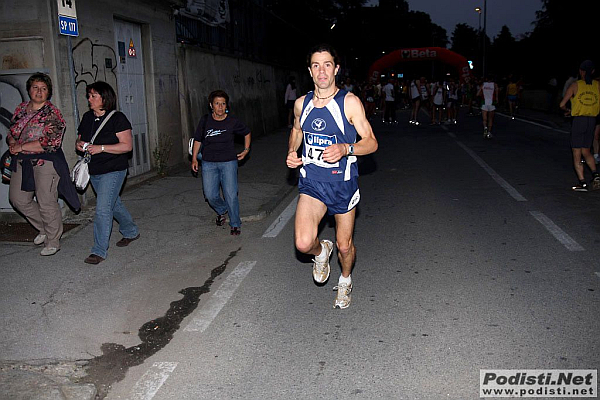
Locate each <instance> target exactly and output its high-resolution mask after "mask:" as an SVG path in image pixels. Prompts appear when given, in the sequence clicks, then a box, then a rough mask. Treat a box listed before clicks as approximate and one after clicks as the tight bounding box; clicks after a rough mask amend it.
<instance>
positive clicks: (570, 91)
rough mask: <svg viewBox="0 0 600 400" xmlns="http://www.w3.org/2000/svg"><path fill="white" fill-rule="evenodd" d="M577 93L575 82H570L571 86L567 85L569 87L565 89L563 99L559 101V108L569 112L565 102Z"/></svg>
mask: <svg viewBox="0 0 600 400" xmlns="http://www.w3.org/2000/svg"><path fill="white" fill-rule="evenodd" d="M576 94H577V82H574V83H572V84H571V86H569V88H568V89H567V92H566V93H565V97H563V99H562V100H561V102H560V108H561V109H562V110H564V111H566V112H568V113H570V111H569V110H568V109H567V107H566V105H567V102H568V101H569V100H571V97H573V96H575V95H576Z"/></svg>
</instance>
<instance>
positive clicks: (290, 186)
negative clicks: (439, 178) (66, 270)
mask: <svg viewBox="0 0 600 400" xmlns="http://www.w3.org/2000/svg"><path fill="white" fill-rule="evenodd" d="M288 136H289V130H288V129H279V130H277V131H275V132H273V133H272V134H269V135H267V136H262V137H259V138H258V139H255V140H254V141H253V143H252V150H251V152H250V155H249V156H248V158H247V159H246V160H245V161H243V162H242V163H241V164H240V168H239V170H238V182H239V193H240V214H241V216H242V223H243V224H242V235H244V223H248V222H251V221H258V220H261V219H263V218H266V217H267V216H268V215H269V214H270V213H271V212H272V211H273V210H274V209H275V208H276V207H277V205H278V204H279V203H280V202H281V201H282V200H284V198H285V197H286V196H287V195H288V194H289V193H290V192H291V191H293V190H295V189H296V187H295V183H294V182H289V181H288V171H289V170H288V168H287V167H286V165H285V157H286V155H287V154H286V153H287V152H286V150H287V142H288ZM239 147H240V151H241V147H242V146H241V145H240V146H239ZM89 190H90V189H89V188H88V191H89ZM88 195H89V196H93V195H92V194H91V192H90V193H89V194H88ZM122 197H123V199H124V202H125V203H126V204H127V208H128V209H129V211H130V212H131V214H132V215H138V216H140V215H141V216H143V217H142V218H140V220H143V224H145V227H146V229H148V228H149V227H151V228H152V229H154V228H155V227H156V229H160V227H162V226H166V225H169V227H170V224H173V227H174V228H173V229H179V230H185V229H189V228H188V225H191V224H198V221H199V220H201V221H213V219H214V214H215V213H214V212H213V211H212V209H210V207H209V206H208V205H207V204H204V202H203V199H202V179H201V177H199V178H197V179H196V178H193V177H192V175H191V172H190V170H189V169H188V168H184V169H182V170H180V171H177V172H175V173H173V174H171V175H169V176H166V177H164V178H161V179H150V180H148V181H146V182H144V183H141V184H136V185H134V186H133V187H130V188H129V189H128V188H127V185H126V189H125V191H124V193H123V195H122ZM182 207H185V211H182ZM93 214H94V210H93V208H90V209H86V210H84V211H83V212H82V213H81V214H80V215H78V216H74V217H73V218H70V221H69V222H77V223H79V224H81V226H80V227H78V228H76V229H73V230H72V231H69V232H67V233H65V235H63V239H62V241H61V243H62V250H61V252H60V253H59V254H58V255H57V256H56V257H61V256H62V258H61V260H62V261H61V262H62V263H64V265H67V266H71V265H73V270H75V269H76V268H80V267H81V264H82V261H83V259H82V257H84V256H85V255H84V254H83V253H81V251H79V252H78V253H80V254H79V257H78V258H73V257H71V258H68V254H69V252H70V251H71V249H73V248H75V249H77V248H86V249H87V248H88V247H89V245H90V237H89V233H90V229H89V228H86V226H89V224H90V223H91V221H92V218H93ZM176 214H180V215H176ZM71 219H72V221H71ZM206 225H207V226H208V225H210V226H211V227H213V225H212V224H209V223H207V224H206ZM144 232H146V234H144ZM112 236H113V237H112V238H111V243H113V242H114V241H115V239H119V238H120V235H119V233H118V232H117V231H113V235H112ZM142 236H144V237H145V239H146V240H143V241H142V240H140V241H139V242H136V245H138V247H139V246H153V245H156V244H155V243H153V242H152V240H151V239H150V236H151V233H150V232H149V230H147V231H144V229H143V228H142ZM113 244H114V243H113ZM15 249H16V250H15ZM15 251H18V252H19V255H18V257H20V258H19V260H22V261H23V264H24V265H27V264H28V263H30V264H35V263H38V264H39V262H40V256H39V248H37V247H35V249H34V246H33V244H23V243H10V242H8V243H6V242H5V243H2V244H0V257H3V259H4V260H5V261H8V260H7V258H10V257H13V256H12V254H13V253H14V252H15ZM43 261H45V260H43ZM53 261H54V260H53ZM106 262H107V263H108V262H109V260H107V261H106ZM24 273H25V272H24ZM37 279H39V280H43V279H44V277H43V276H38V277H37ZM5 295H6V293H5ZM3 308H4V309H5V311H6V310H10V308H11V305H10V304H4V305H3ZM22 317H23V318H25V316H22ZM72 328H74V327H72ZM24 353H25V354H27V353H26V352H25V351H24ZM36 357H37V358H41V360H36V361H31V362H11V361H8V360H11V359H15V358H11V356H10V354H9V355H7V354H2V358H3V359H2V360H0V399H11V400H15V399H37V400H51V399H52V400H62V399H66V400H91V399H94V398H95V396H96V388H95V387H94V385H91V384H85V385H79V384H76V383H74V380H75V379H76V378H77V377H79V376H81V375H82V374H83V373H84V370H83V367H84V365H85V361H83V362H69V361H63V360H56V359H52V360H49V359H47V358H46V359H44V357H40V356H39V355H38V354H37V353H34V352H33V351H32V354H31V357H27V359H29V360H33V359H35V358H36ZM66 358H67V357H66ZM71 359H72V358H71Z"/></svg>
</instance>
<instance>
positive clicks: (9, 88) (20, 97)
mask: <svg viewBox="0 0 600 400" xmlns="http://www.w3.org/2000/svg"><path fill="white" fill-rule="evenodd" d="M44 72H46V71H44ZM29 76H31V72H25V73H15V72H14V71H6V73H3V74H0V154H4V152H5V151H6V150H8V144H6V136H7V135H8V132H9V131H10V121H11V119H12V115H13V112H14V111H15V108H17V106H18V105H19V104H21V103H22V102H24V101H26V100H28V99H29V95H28V94H27V88H26V83H27V79H29ZM0 210H2V211H12V207H11V205H10V203H9V201H8V185H0Z"/></svg>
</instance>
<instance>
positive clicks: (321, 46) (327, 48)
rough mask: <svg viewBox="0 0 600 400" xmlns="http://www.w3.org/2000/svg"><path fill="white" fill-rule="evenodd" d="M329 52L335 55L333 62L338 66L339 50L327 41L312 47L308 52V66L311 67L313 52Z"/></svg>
mask: <svg viewBox="0 0 600 400" xmlns="http://www.w3.org/2000/svg"><path fill="white" fill-rule="evenodd" d="M325 51H326V52H328V53H329V54H331V56H332V57H333V63H334V64H335V65H336V66H337V65H340V58H339V56H338V53H337V51H335V49H334V48H333V46H331V45H329V44H327V43H321V44H318V45H316V46H314V47H313V48H312V49H310V51H309V52H308V56H307V57H306V66H307V67H308V68H310V61H311V59H312V56H313V54H315V53H322V52H325Z"/></svg>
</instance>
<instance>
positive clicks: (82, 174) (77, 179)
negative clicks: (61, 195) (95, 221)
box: [71, 110, 115, 190]
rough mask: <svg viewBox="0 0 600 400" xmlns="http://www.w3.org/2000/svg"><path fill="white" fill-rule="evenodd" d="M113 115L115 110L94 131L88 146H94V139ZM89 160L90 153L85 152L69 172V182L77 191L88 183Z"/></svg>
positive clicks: (83, 188)
mask: <svg viewBox="0 0 600 400" xmlns="http://www.w3.org/2000/svg"><path fill="white" fill-rule="evenodd" d="M114 113H115V110H112V111H111V112H110V113H109V114H108V115H107V116H106V118H104V121H102V123H101V124H100V126H99V127H98V129H97V130H96V133H94V136H92V140H90V144H94V139H96V136H98V133H100V131H101V130H102V128H104V125H106V123H107V122H108V120H109V119H110V117H112V116H113V114H114ZM91 159H92V155H91V154H90V153H88V152H87V150H86V151H85V153H84V155H83V158H81V159H79V161H77V163H75V166H74V167H73V170H72V171H71V180H72V181H73V183H74V184H75V187H76V188H77V190H85V188H86V187H87V185H88V183H90V171H89V169H88V163H89V162H90V160H91Z"/></svg>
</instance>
